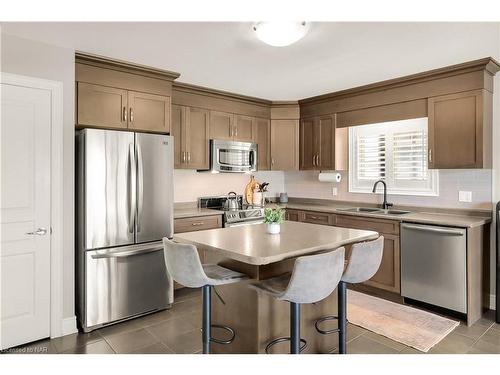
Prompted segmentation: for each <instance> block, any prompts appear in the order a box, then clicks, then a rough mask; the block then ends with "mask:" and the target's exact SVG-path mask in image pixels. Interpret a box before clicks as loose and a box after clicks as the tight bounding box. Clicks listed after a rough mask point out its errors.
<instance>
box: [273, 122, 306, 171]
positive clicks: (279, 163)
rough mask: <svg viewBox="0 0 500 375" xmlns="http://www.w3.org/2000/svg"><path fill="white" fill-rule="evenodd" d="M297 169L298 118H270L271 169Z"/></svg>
mask: <svg viewBox="0 0 500 375" xmlns="http://www.w3.org/2000/svg"><path fill="white" fill-rule="evenodd" d="M298 169H299V120H271V170H276V171H288V170H298Z"/></svg>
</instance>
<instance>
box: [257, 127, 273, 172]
mask: <svg viewBox="0 0 500 375" xmlns="http://www.w3.org/2000/svg"><path fill="white" fill-rule="evenodd" d="M255 132H256V134H255V141H256V142H257V145H258V156H257V159H258V160H257V162H258V165H257V169H258V170H261V171H262V170H269V169H271V142H270V137H271V121H270V120H269V119H265V118H258V117H257V118H255Z"/></svg>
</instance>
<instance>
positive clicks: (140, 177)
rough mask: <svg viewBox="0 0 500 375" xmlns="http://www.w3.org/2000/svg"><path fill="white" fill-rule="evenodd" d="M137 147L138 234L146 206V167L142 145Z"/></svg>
mask: <svg viewBox="0 0 500 375" xmlns="http://www.w3.org/2000/svg"><path fill="white" fill-rule="evenodd" d="M136 147H137V232H140V231H141V219H142V209H143V206H144V166H143V164H142V151H141V145H140V144H139V143H137V144H136Z"/></svg>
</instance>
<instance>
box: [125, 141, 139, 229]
mask: <svg viewBox="0 0 500 375" xmlns="http://www.w3.org/2000/svg"><path fill="white" fill-rule="evenodd" d="M127 168H128V169H129V170H128V171H127V175H128V189H127V190H128V197H127V198H128V207H129V211H128V231H129V233H133V232H134V223H135V211H136V189H135V181H136V178H137V174H136V169H135V168H136V163H135V154H134V146H133V144H132V143H131V144H129V147H128V165H127Z"/></svg>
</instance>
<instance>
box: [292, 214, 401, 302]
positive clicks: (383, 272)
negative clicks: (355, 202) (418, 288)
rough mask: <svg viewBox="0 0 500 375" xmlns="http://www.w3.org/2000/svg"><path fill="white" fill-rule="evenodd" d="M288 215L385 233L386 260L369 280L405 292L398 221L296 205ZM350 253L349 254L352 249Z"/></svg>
mask: <svg viewBox="0 0 500 375" xmlns="http://www.w3.org/2000/svg"><path fill="white" fill-rule="evenodd" d="M285 219H286V220H289V221H300V222H305V223H312V224H322V225H334V226H338V227H344V228H355V229H363V230H373V231H376V232H378V233H379V234H380V235H381V236H384V253H383V255H382V262H381V263H380V267H379V269H378V271H377V273H376V274H375V275H374V276H373V277H372V278H371V279H370V280H368V281H367V282H365V284H366V285H368V286H371V287H375V288H378V289H383V290H387V291H389V292H393V293H398V294H399V293H401V269H400V259H401V258H400V250H399V222H398V221H394V220H384V219H376V218H371V217H370V218H369V217H360V216H352V215H339V214H330V213H326V212H316V211H303V210H293V209H286V211H285ZM347 254H349V251H348V253H347Z"/></svg>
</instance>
